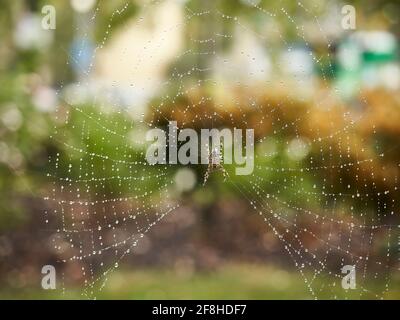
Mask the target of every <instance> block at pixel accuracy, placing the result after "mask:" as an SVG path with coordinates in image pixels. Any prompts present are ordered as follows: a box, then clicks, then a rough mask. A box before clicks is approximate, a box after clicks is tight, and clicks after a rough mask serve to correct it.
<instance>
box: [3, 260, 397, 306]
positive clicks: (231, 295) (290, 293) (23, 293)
mask: <svg viewBox="0 0 400 320" xmlns="http://www.w3.org/2000/svg"><path fill="white" fill-rule="evenodd" d="M307 276H308V278H311V275H307ZM334 282H335V280H334V279H333V278H325V279H321V278H319V279H317V280H314V282H313V285H312V287H313V289H314V290H315V294H316V297H317V298H319V299H333V298H337V299H347V298H348V299H360V298H362V299H376V296H375V294H374V293H373V292H375V293H378V294H379V295H380V296H381V295H382V291H383V289H384V284H380V283H374V282H371V283H369V282H368V283H365V284H364V285H363V287H364V289H365V287H367V288H368V291H365V290H363V289H361V285H360V286H359V288H357V289H356V290H348V291H346V290H344V289H342V287H341V285H340V281H339V280H337V279H336V283H335V285H333V283H334ZM395 284H396V285H397V288H400V281H399V279H397V282H393V281H392V283H391V290H390V293H386V294H384V295H383V296H384V298H391V299H400V290H396V289H395V288H396V286H395ZM396 291H397V292H396ZM95 295H96V298H98V299H313V298H314V297H313V295H312V294H311V293H310V291H309V290H308V289H307V286H306V284H305V282H304V281H303V280H302V277H301V275H300V273H299V272H287V271H283V270H281V269H277V268H276V267H275V268H273V267H269V266H259V265H230V266H225V267H223V268H221V269H220V270H219V271H217V272H209V273H195V274H193V275H188V274H186V275H183V274H179V273H176V272H173V271H167V270H154V269H153V270H134V271H127V270H125V271H118V272H115V273H113V274H112V275H111V276H110V277H109V280H108V281H107V284H106V286H105V287H104V289H103V290H102V291H98V292H96V294H95ZM360 295H361V296H360ZM0 298H2V299H82V298H85V297H84V296H82V295H81V292H80V291H79V290H77V289H76V288H75V289H69V290H67V291H66V294H65V295H63V294H62V293H61V291H60V290H54V291H45V290H40V289H39V290H38V289H32V288H25V289H19V290H15V289H14V290H10V289H8V290H5V289H4V288H1V289H0Z"/></svg>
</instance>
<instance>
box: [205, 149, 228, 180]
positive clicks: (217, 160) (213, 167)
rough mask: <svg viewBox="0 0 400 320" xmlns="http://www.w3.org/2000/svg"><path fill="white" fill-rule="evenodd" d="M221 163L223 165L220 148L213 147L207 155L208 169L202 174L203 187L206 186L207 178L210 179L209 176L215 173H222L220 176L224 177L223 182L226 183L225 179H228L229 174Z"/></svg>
mask: <svg viewBox="0 0 400 320" xmlns="http://www.w3.org/2000/svg"><path fill="white" fill-rule="evenodd" d="M222 163H223V156H222V152H221V147H220V148H218V147H215V148H214V149H213V150H212V151H211V152H210V153H209V155H208V167H207V171H206V173H205V174H204V182H203V186H204V185H205V184H206V182H207V180H208V178H209V177H210V174H211V173H212V172H215V171H222V174H223V176H224V181H226V178H228V177H229V174H228V172H227V171H226V170H225V168H224V166H223V165H222Z"/></svg>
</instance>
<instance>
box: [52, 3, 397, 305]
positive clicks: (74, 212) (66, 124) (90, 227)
mask: <svg viewBox="0 0 400 320" xmlns="http://www.w3.org/2000/svg"><path fill="white" fill-rule="evenodd" d="M244 2H245V3H246V5H247V10H251V12H253V13H256V16H257V17H258V19H260V20H265V21H268V23H270V26H271V30H269V31H268V32H264V31H265V30H262V29H260V28H257V27H255V26H254V25H253V24H252V23H251V21H248V20H246V19H245V18H244V17H242V16H240V15H239V14H232V13H227V12H224V10H223V9H221V8H219V7H218V6H217V5H212V4H211V5H209V6H208V7H205V6H204V5H202V3H201V2H199V3H197V5H195V6H194V7H197V8H198V9H196V10H195V9H193V6H191V7H189V5H188V3H186V2H185V1H178V2H176V3H177V5H179V6H180V7H181V8H182V13H183V18H182V21H179V22H178V23H176V24H174V25H170V26H168V27H166V28H165V29H164V30H162V34H163V36H162V38H154V39H150V40H149V41H148V42H147V44H146V46H144V47H143V49H142V53H141V56H142V57H146V59H150V60H151V59H152V57H153V56H154V57H155V58H154V64H156V65H157V64H158V63H159V62H158V61H157V58H156V57H157V52H158V51H159V50H161V49H162V45H163V44H164V43H165V42H168V41H169V36H170V34H171V33H173V32H176V31H177V30H178V31H181V32H183V33H184V34H185V35H186V40H187V41H188V42H189V43H188V44H187V45H186V47H187V48H186V49H182V50H181V52H180V53H179V54H178V55H176V56H175V58H174V59H173V63H172V67H171V71H170V73H169V74H168V76H167V77H166V78H165V79H164V80H163V81H162V82H161V83H160V84H159V85H158V87H157V93H160V92H161V95H160V94H158V96H154V95H153V96H154V98H156V99H155V100H153V101H152V102H151V103H148V104H149V106H148V110H147V112H146V113H147V115H146V114H145V113H143V114H141V115H140V117H139V119H138V118H137V117H136V118H133V117H132V116H131V111H132V109H135V108H136V107H138V106H129V107H126V108H124V107H123V106H122V105H119V104H118V103H111V106H110V103H109V101H106V102H103V100H102V99H101V98H102V97H101V96H102V94H101V93H99V92H96V93H95V94H94V95H93V99H92V104H93V106H96V107H88V108H85V107H84V106H81V105H79V104H75V103H73V102H68V101H66V99H64V102H65V105H67V107H64V108H63V107H60V109H59V110H58V112H57V120H58V123H59V125H58V126H57V127H56V128H55V130H54V134H53V135H52V139H53V140H54V141H55V143H56V144H57V145H60V146H62V147H63V149H65V150H67V152H65V153H64V154H60V153H58V154H57V155H56V156H55V157H52V158H50V160H49V163H50V167H51V169H50V171H49V173H48V176H49V178H50V179H51V180H52V183H53V189H52V190H51V192H50V193H49V194H48V196H46V200H47V201H48V202H49V207H50V208H53V209H51V210H48V211H46V213H45V216H46V223H48V224H51V222H52V221H56V223H57V225H58V226H59V227H58V229H57V232H56V236H54V238H53V239H52V242H53V243H52V245H53V246H54V248H55V249H56V250H57V252H58V255H59V256H60V257H62V258H61V262H62V263H63V264H65V265H67V266H68V265H73V267H71V268H74V267H75V268H76V266H77V265H79V267H80V268H81V270H79V272H80V273H81V275H82V277H83V278H84V279H85V280H84V286H83V294H84V295H85V296H87V297H95V296H96V294H97V293H98V292H99V291H101V290H102V289H103V288H104V286H105V285H106V283H107V279H108V278H109V276H110V274H111V273H112V272H113V271H114V270H116V269H117V268H118V267H119V266H120V264H121V262H122V261H123V260H124V259H125V258H126V257H127V255H129V254H131V253H132V251H134V250H135V249H136V247H137V246H138V243H139V242H140V240H141V239H142V238H143V237H144V236H145V235H146V234H147V233H148V232H150V231H151V230H152V228H153V227H154V226H155V225H157V224H159V223H162V221H163V219H164V218H165V217H167V216H169V215H172V214H174V212H175V211H176V209H177V208H179V206H180V201H181V199H180V193H179V192H177V187H176V184H177V183H176V173H177V172H178V171H179V170H181V168H180V167H179V166H176V168H175V167H174V166H169V165H157V166H150V165H148V164H147V162H146V160H145V151H146V146H147V144H146V143H145V142H143V141H144V136H145V134H146V132H147V130H149V129H151V128H156V127H159V126H160V125H162V124H165V123H166V122H167V121H168V120H177V119H178V121H179V127H180V128H184V127H188V128H191V127H196V128H220V127H230V128H233V127H238V128H252V129H254V130H255V133H256V149H255V169H254V172H253V173H252V174H251V175H249V176H235V175H234V174H233V171H232V167H229V168H226V169H227V170H228V171H229V178H228V179H227V181H226V182H222V179H220V180H218V178H217V177H215V178H214V177H213V174H212V173H211V175H210V179H216V181H218V183H223V184H224V185H226V187H227V188H230V189H231V190H234V191H235V192H236V194H237V196H238V197H241V198H242V199H243V200H245V201H247V202H248V204H249V205H250V207H251V208H252V212H253V214H257V215H259V216H260V220H261V221H263V222H264V225H265V228H266V229H269V230H272V232H273V234H274V235H275V236H276V238H277V239H278V240H279V242H280V244H281V246H282V250H284V251H285V252H286V253H287V254H288V256H289V257H290V259H291V260H292V261H293V264H294V266H295V267H296V269H297V270H298V272H299V275H300V277H301V278H302V279H303V280H304V284H305V286H306V288H307V289H308V291H309V293H310V297H312V298H318V297H320V296H323V294H325V295H324V296H326V293H327V292H328V293H329V292H331V294H330V297H331V298H337V296H336V292H337V290H333V289H334V287H338V286H340V285H341V280H342V278H343V276H344V275H343V274H342V272H341V268H342V267H343V266H345V265H355V266H356V269H357V290H356V292H357V295H358V296H359V297H360V298H361V297H373V298H383V297H385V295H387V294H388V293H389V292H390V291H391V290H393V288H391V279H392V276H393V273H394V272H398V243H399V241H400V238H399V225H397V224H396V222H393V221H396V220H395V219H393V218H392V217H394V216H395V214H396V213H397V207H398V205H397V203H396V201H395V197H394V194H397V193H398V189H397V172H396V173H395V174H394V175H393V174H390V173H389V172H386V170H387V169H386V166H385V163H384V160H385V152H383V151H376V150H375V151H376V153H371V150H370V149H368V148H363V145H364V142H365V141H357V140H355V139H356V138H355V133H356V132H357V130H358V127H357V124H358V123H359V122H360V121H361V119H362V118H363V117H364V115H363V114H362V113H354V112H351V110H349V109H348V108H346V107H343V106H341V103H340V99H339V98H338V96H339V95H340V93H341V90H340V89H338V88H334V89H333V90H331V89H329V88H331V87H332V80H331V79H332V78H334V74H333V71H332V70H333V66H332V65H331V63H330V62H329V64H328V68H327V70H324V69H322V71H321V80H320V83H318V84H315V83H314V84H312V85H314V86H318V87H319V90H316V91H314V92H312V93H311V94H310V95H308V96H301V95H300V96H299V94H300V93H301V92H302V90H303V89H304V90H303V91H306V90H307V88H308V87H309V85H310V83H309V76H308V75H307V73H306V71H303V70H300V72H298V73H297V75H296V76H294V77H292V78H290V80H288V79H287V78H281V79H274V78H268V77H266V76H265V74H266V73H267V69H268V68H269V67H268V65H265V63H262V60H263V59H262V58H260V55H259V54H258V52H257V51H254V50H253V49H254V47H251V46H250V47H249V46H248V45H247V44H246V43H241V42H240V40H241V38H240V37H239V35H240V34H241V33H246V34H249V35H251V37H252V39H256V41H257V42H258V43H259V44H262V45H263V46H264V49H265V50H266V51H267V52H268V53H269V54H270V55H271V56H276V53H275V52H274V50H273V46H272V45H270V43H271V38H270V37H273V39H274V41H275V42H276V43H278V44H280V45H281V46H282V47H284V48H286V49H285V50H286V53H288V55H287V56H286V58H285V59H283V61H279V62H275V61H274V64H275V63H276V65H275V66H274V68H275V69H277V70H281V69H284V68H285V67H287V66H288V65H289V66H290V65H291V64H292V63H293V61H292V59H294V58H293V57H294V56H293V55H290V54H291V53H292V52H294V51H296V48H295V47H294V46H293V44H292V42H288V40H286V36H285V34H284V32H283V31H282V30H279V28H278V27H276V25H274V24H273V23H274V20H275V19H277V18H281V19H282V18H283V19H286V20H287V22H288V23H289V25H290V26H291V28H292V30H293V32H294V33H295V35H294V37H295V38H296V39H298V40H302V42H303V43H304V45H305V46H307V47H308V46H310V42H311V40H310V39H309V34H308V33H307V27H309V26H310V24H311V25H313V26H314V27H315V28H316V30H317V31H318V32H319V33H320V36H321V37H322V39H323V41H324V46H325V47H326V48H327V49H328V50H327V51H326V52H325V53H322V54H319V55H318V54H316V53H314V52H313V51H309V52H308V54H309V57H310V59H311V60H312V61H313V63H314V64H315V65H317V66H319V65H322V61H324V59H327V60H328V61H331V58H332V57H331V53H330V50H329V49H330V48H331V47H332V46H333V44H332V42H331V41H330V40H329V37H330V36H329V35H327V34H326V32H324V30H323V27H322V25H323V23H322V22H321V21H320V19H321V17H319V16H318V13H315V12H318V7H316V6H314V5H312V6H311V5H307V4H306V3H309V2H306V1H301V2H297V8H296V10H297V11H298V12H299V13H300V16H301V17H302V19H298V18H296V17H297V15H296V17H295V16H293V15H291V14H290V12H289V11H288V10H287V9H286V7H285V2H284V1H283V2H281V3H280V4H279V5H278V6H276V8H275V9H274V10H273V11H269V10H266V9H264V8H263V7H262V5H261V4H258V2H253V1H250V0H249V1H247V0H246V1H244ZM163 3H164V2H163V1H150V2H148V3H146V4H144V5H143V7H142V8H141V12H140V13H139V15H140V17H139V18H137V19H136V21H137V22H136V23H137V26H141V25H146V23H149V20H150V21H151V19H152V12H153V11H154V10H156V8H157V6H159V5H161V4H163ZM102 5H103V2H100V3H99V5H98V6H97V8H96V9H95V11H94V14H93V16H92V19H91V22H90V23H91V24H93V25H94V24H95V21H96V19H97V15H98V12H99V11H100V10H102ZM130 5H131V4H130V3H129V2H127V3H126V4H124V5H123V6H121V7H120V8H118V9H117V10H116V11H115V12H114V13H113V14H112V15H111V16H110V18H109V22H110V23H109V25H108V29H107V30H106V33H105V35H104V38H103V40H102V41H101V43H99V44H98V45H97V47H96V48H95V50H94V54H93V56H92V57H91V63H90V66H89V68H88V69H87V70H84V71H83V72H84V74H86V75H87V78H84V79H82V80H80V81H79V82H78V83H77V85H76V86H77V87H78V88H79V90H80V91H81V92H82V91H85V90H87V91H90V89H91V83H90V81H89V79H90V75H91V74H92V71H93V68H95V67H96V57H97V56H98V55H99V54H100V53H101V51H102V50H104V48H105V46H106V44H107V42H108V41H109V40H110V39H109V34H111V28H112V27H111V25H112V21H113V20H114V19H116V18H117V17H118V16H119V15H122V14H124V12H125V11H126V10H127V9H129V6H130ZM204 7H205V8H204ZM192 23H197V24H198V25H197V26H198V29H207V27H209V28H208V29H210V31H208V32H204V33H202V32H198V33H196V32H195V30H193V29H192V28H190V27H189V26H190V24H192ZM338 23H340V22H339V21H338ZM208 24H212V25H210V26H209V25H208ZM226 25H229V26H231V27H230V28H226V27H225V26H226ZM274 26H275V27H274ZM227 29H229V30H227ZM84 34H85V37H88V33H87V32H84ZM236 40H237V41H236ZM132 41H134V40H132ZM226 41H229V42H232V43H233V44H232V46H233V47H234V50H236V52H237V55H238V56H239V57H240V58H239V59H241V61H245V62H246V63H247V65H249V66H250V67H249V70H246V71H245V72H244V73H246V78H241V77H239V76H237V75H241V74H243V70H240V67H238V66H237V65H236V64H235V61H236V60H234V58H232V56H229V55H228V54H227V53H226V50H224V44H225V42H226ZM129 58H130V57H129V56H128V55H122V58H121V59H123V60H125V62H126V63H127V64H128V65H129ZM141 62H142V59H141V58H140V59H139V60H138V63H136V64H135V65H133V66H132V67H131V73H132V79H134V78H135V77H136V76H137V73H138V72H139V70H140V67H141ZM70 63H74V61H73V58H71V61H70V62H69V64H70ZM301 68H304V70H305V67H304V66H301ZM272 73H273V72H272ZM221 74H222V75H225V77H224V76H221ZM227 78H228V80H227ZM135 79H136V78H135ZM111 80H112V82H113V85H112V86H113V88H118V87H119V86H120V84H119V82H118V80H114V79H111ZM150 80H151V79H150ZM130 82H131V87H132V88H135V89H139V90H140V88H141V86H142V85H143V83H145V82H146V79H143V83H141V82H137V81H136V82H135V81H133V80H132V81H130ZM143 87H144V85H143ZM171 88H172V90H171ZM296 88H301V90H300V91H299V90H296ZM245 89H246V90H245ZM65 90H66V87H64V86H62V87H61V89H60V91H59V96H60V97H61V98H62V97H63V94H64V92H65ZM218 90H222V91H224V94H223V95H221V94H218V93H219V91H218ZM171 92H172V93H171ZM210 92H211V93H212V94H210ZM236 92H239V94H236ZM266 92H267V93H269V94H271V96H272V98H265V93H266ZM359 97H360V98H359V99H360V101H361V102H362V103H364V104H365V105H367V104H368V102H367V100H366V97H365V96H364V95H363V93H362V92H361V90H360V92H359ZM310 101H312V103H313V105H314V107H313V108H314V109H312V110H311V109H307V108H305V107H304V105H305V104H306V103H307V102H310ZM335 105H338V107H334V106H335ZM311 111H314V113H318V114H320V115H322V116H321V117H322V119H323V122H324V123H325V124H326V125H325V126H321V125H317V124H318V123H317V122H318V120H316V119H314V117H313V114H314V113H312V112H311ZM239 115H240V116H239ZM319 119H321V118H319ZM304 123H305V124H306V125H304ZM337 124H340V126H339V127H337V126H336V125H337ZM374 128H375V127H374V124H373V123H370V131H371V132H372V135H373V136H374V135H376V132H375V129H374ZM72 132H74V133H75V134H73V133H72ZM285 153H286V157H288V158H290V159H291V160H290V161H287V160H284V159H283V158H282V157H284V156H285ZM200 170H203V171H202V172H203V173H204V166H203V168H201V169H200ZM110 172H112V173H113V174H112V175H111V176H110V175H109V173H110ZM354 172H355V174H354V176H355V177H356V178H355V179H353V180H351V179H349V174H350V173H354ZM382 172H383V173H382ZM368 173H369V174H368ZM388 180H390V181H391V183H390V184H389V183H388V184H387V185H388V186H392V187H385V185H386V182H387V181H388ZM334 181H336V184H337V182H338V181H339V183H340V185H342V186H344V189H345V191H343V190H338V189H337V187H336V184H335V185H334V183H333V182H334ZM382 185H383V186H384V187H382ZM393 186H394V187H393ZM196 187H198V188H207V185H205V186H202V181H201V179H198V181H197V182H196ZM382 188H383V189H382ZM288 194H290V195H291V196H290V197H288ZM392 195H393V196H392ZM317 208H318V209H317ZM371 208H373V209H371ZM132 230H135V232H134V233H132ZM378 240H379V243H380V244H381V243H384V244H385V245H384V246H382V247H381V248H380V250H379V254H376V253H374V254H372V252H376V248H375V247H376V245H377V243H378ZM111 260H112V261H114V263H113V264H111V265H110V264H107V263H104V261H111ZM74 262H76V263H78V264H73V263H74ZM396 263H397V266H396ZM266 276H267V275H266ZM320 279H325V280H324V281H323V282H322V283H323V284H321V282H319V281H318V280H320ZM379 279H380V280H381V279H383V282H384V286H383V287H382V288H379V289H376V288H377V287H376V285H375V281H376V280H379ZM377 290H378V291H377ZM350 291H351V290H349V291H346V290H343V297H347V296H350ZM351 294H353V293H351ZM351 296H354V295H351Z"/></svg>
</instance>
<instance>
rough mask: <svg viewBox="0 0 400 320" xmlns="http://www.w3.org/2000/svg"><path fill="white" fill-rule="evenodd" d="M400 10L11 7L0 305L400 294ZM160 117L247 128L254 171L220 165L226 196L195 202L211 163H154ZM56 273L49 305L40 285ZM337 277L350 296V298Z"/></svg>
mask: <svg viewBox="0 0 400 320" xmlns="http://www.w3.org/2000/svg"><path fill="white" fill-rule="evenodd" d="M345 4H351V5H353V6H354V7H355V8H356V14H357V16H356V17H357V19H356V22H357V28H356V29H355V30H345V29H344V28H343V26H342V25H341V21H342V18H343V14H342V13H341V8H342V7H343V6H344V5H345ZM45 5H52V6H54V8H55V9H56V11H55V12H56V29H55V30H44V29H43V27H42V19H43V17H44V16H45V15H46V14H45V13H42V8H43V6H45ZM399 13H400V5H399V3H398V2H396V1H383V0H382V1H372V0H371V1H347V2H346V3H342V2H340V1H315V0H307V1H301V2H296V1H264V0H254V1H247V0H240V1H239V0H238V1H236V0H220V1H195V0H187V1H185V0H181V1H172V0H169V1H145V0H140V1H139V0H137V1H127V0H115V1H105V0H103V1H89V0H86V1H81V2H79V1H56V0H53V1H38V0H30V1H22V0H18V1H8V2H6V3H3V4H2V6H1V9H0V40H1V45H0V84H1V89H0V297H1V298H7V299H13V298H25V299H26V298H61V299H62V298H88V297H93V296H96V297H98V298H111V299H113V298H123V299H124V298H127V299H149V298H178V299H181V298H227V299H229V298H234V299H236V298H244V299H246V298H251V299H284V298H294V299H311V298H315V297H317V298H324V299H332V298H333V299H335V298H339V299H343V298H356V299H359V298H362V299H363V298H372V299H375V298H397V299H398V298H400V294H399V293H400V276H399V268H400V260H399V247H398V243H399V239H400V238H399V237H400V232H399V231H400V229H399V227H398V225H399V214H398V213H399V211H398V208H399V205H398V203H399V200H400V197H399V191H398V176H399V158H400V156H399V148H398V147H399V136H400V125H399V121H400V90H399V89H400V71H399V70H400V67H399V54H398V48H399V47H398V44H399V36H400V34H399V30H400V28H399V23H400V22H399ZM168 119H174V120H177V121H178V123H179V125H180V126H182V127H191V128H195V129H196V130H199V129H201V128H209V127H216V128H222V127H228V128H233V127H238V128H254V129H255V134H256V161H255V170H254V174H253V175H252V176H251V177H246V176H243V177H239V176H235V175H234V168H233V167H227V168H226V169H227V171H228V172H229V174H230V179H229V182H224V181H223V179H222V177H221V176H219V175H218V174H215V175H213V176H212V177H211V179H210V181H209V182H208V183H207V185H206V186H204V187H203V186H202V180H203V176H204V172H205V170H206V168H205V166H186V167H183V166H154V167H150V166H148V165H146V164H145V163H144V153H145V147H146V144H143V141H144V137H145V133H146V130H148V129H149V128H150V127H153V126H158V127H163V128H165V126H166V124H167V120H168ZM99 155H101V156H100V157H99ZM105 157H106V158H105ZM110 159H114V160H116V161H108V160H110ZM81 197H82V198H81ZM81 199H90V200H81ZM105 199H106V200H107V199H124V200H123V201H105V202H104V200H105ZM71 201H72V202H71ZM87 201H89V203H87ZM170 208H174V209H173V210H172V213H173V214H168V215H166V216H165V217H164V215H162V214H161V213H162V212H164V211H166V209H170ZM255 208H256V210H254V209H255ZM260 210H261V212H262V213H259V211H260ZM160 214H161V216H160ZM265 217H267V218H265ZM100 225H106V226H107V225H108V228H105V229H107V230H101V228H100ZM371 226H372V227H371ZM99 228H100V229H99ZM86 229H89V230H92V231H91V232H87V231H86ZM69 230H75V231H69ZM93 230H94V231H93ZM279 235H282V237H280V236H279ZM136 238H138V239H139V240H137V241H136ZM120 239H129V241H133V244H134V248H133V250H132V252H131V251H130V248H129V247H130V246H131V245H132V244H131V243H128V244H127V243H126V242H124V240H121V243H120V242H119V241H120ZM282 239H283V240H282ZM288 244H291V245H289V247H287V246H288ZM106 247H110V250H108V251H107V250H104V251H107V252H101V253H100V252H97V253H96V251H97V250H99V251H101V248H106ZM94 248H96V249H94ZM93 250H94V251H95V253H93V254H92V253H91V252H92V251H93ZM127 250H128V251H127ZM80 257H81V258H80ZM82 257H83V258H82ZM359 257H363V259H360V258H359ZM117 262H118V268H115V269H116V270H110V273H108V271H107V270H109V268H110V266H111V269H113V266H114V265H115V263H117ZM46 264H51V265H55V266H56V269H57V290H50V291H46V290H43V289H42V288H41V286H40V282H41V278H42V275H41V273H40V271H41V268H42V266H43V265H46ZM345 264H355V265H356V266H357V272H359V273H358V276H357V277H358V278H357V279H358V280H357V281H359V282H357V283H358V286H357V289H356V290H344V289H342V287H341V285H340V281H341V277H342V274H341V271H340V268H341V267H342V266H343V265H345ZM111 271H112V272H111ZM103 272H106V273H105V274H104V273H103ZM103 276H105V278H106V279H107V281H106V282H105V285H104V287H102V285H101V284H102V281H97V279H100V278H101V279H103ZM92 284H93V285H92ZM310 287H311V288H312V290H311V291H312V292H311V291H310Z"/></svg>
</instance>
